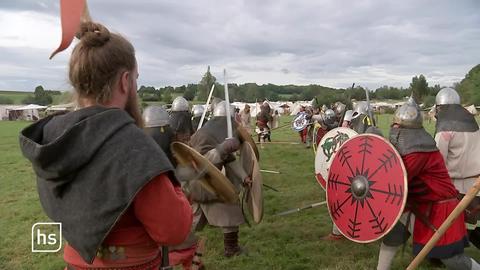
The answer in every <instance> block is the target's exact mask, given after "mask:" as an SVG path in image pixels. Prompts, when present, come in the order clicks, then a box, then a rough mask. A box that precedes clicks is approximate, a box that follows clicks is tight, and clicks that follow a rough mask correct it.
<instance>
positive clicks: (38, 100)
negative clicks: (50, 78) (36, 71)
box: [22, 85, 53, 105]
mask: <svg viewBox="0 0 480 270" xmlns="http://www.w3.org/2000/svg"><path fill="white" fill-rule="evenodd" d="M52 102H53V98H52V96H51V95H50V94H49V93H48V92H46V91H45V89H43V86H41V85H39V86H37V87H35V91H34V92H33V96H27V97H26V98H24V99H23V100H22V103H24V104H30V103H34V104H38V105H49V104H52Z"/></svg>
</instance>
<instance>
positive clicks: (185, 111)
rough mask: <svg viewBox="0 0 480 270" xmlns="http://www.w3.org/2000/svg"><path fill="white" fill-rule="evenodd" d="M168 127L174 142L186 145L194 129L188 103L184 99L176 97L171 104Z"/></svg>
mask: <svg viewBox="0 0 480 270" xmlns="http://www.w3.org/2000/svg"><path fill="white" fill-rule="evenodd" d="M170 127H171V128H172V131H173V134H174V141H179V142H183V143H188V141H189V140H190V136H192V134H193V132H194V129H193V126H192V115H191V114H190V109H189V105H188V101H187V100H186V99H185V98H184V97H176V98H175V99H174V100H173V102H172V110H171V112H170Z"/></svg>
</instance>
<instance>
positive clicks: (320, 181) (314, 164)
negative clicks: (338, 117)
mask: <svg viewBox="0 0 480 270" xmlns="http://www.w3.org/2000/svg"><path fill="white" fill-rule="evenodd" d="M337 129H348V130H351V131H353V132H355V135H353V136H352V137H350V138H348V140H350V139H351V138H353V137H355V136H358V135H359V134H358V132H356V131H355V130H353V129H351V128H347V127H336V128H334V129H332V130H329V131H328V132H327V133H325V135H323V138H322V139H321V140H320V142H319V143H318V145H321V144H322V142H324V141H325V140H326V138H327V135H328V133H330V132H331V131H334V130H337ZM348 140H347V141H348ZM347 141H345V142H344V144H345V143H346V142H347ZM338 150H340V148H339V149H338ZM338 150H337V152H338ZM318 152H319V151H317V152H316V153H315V160H314V161H313V162H314V163H313V168H314V175H315V179H316V180H317V183H318V184H319V185H320V186H321V187H322V188H323V190H325V191H327V183H328V175H327V179H325V178H324V177H323V175H322V174H321V172H320V173H318V174H320V176H318V174H317V168H316V165H317V156H318ZM333 158H335V156H333ZM332 162H333V159H332ZM330 164H332V163H330ZM319 177H321V179H319ZM322 181H323V182H324V183H325V186H324V185H322Z"/></svg>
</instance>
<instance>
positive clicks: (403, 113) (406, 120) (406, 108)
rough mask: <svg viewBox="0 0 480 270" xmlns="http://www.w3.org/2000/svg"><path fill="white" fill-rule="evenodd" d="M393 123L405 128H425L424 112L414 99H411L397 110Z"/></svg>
mask: <svg viewBox="0 0 480 270" xmlns="http://www.w3.org/2000/svg"><path fill="white" fill-rule="evenodd" d="M393 123H394V124H398V125H400V127H403V128H422V127H423V117H422V112H421V111H420V107H418V105H417V103H416V102H415V100H414V99H413V97H410V98H409V99H408V101H407V102H405V103H404V104H403V105H402V106H400V108H398V109H397V111H396V112H395V115H394V116H393Z"/></svg>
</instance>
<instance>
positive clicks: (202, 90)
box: [197, 66, 217, 101]
mask: <svg viewBox="0 0 480 270" xmlns="http://www.w3.org/2000/svg"><path fill="white" fill-rule="evenodd" d="M216 81H217V79H216V78H215V76H213V75H212V73H210V66H208V69H207V72H206V73H205V74H204V75H203V77H202V80H201V81H200V83H199V85H198V96H197V99H198V100H202V101H203V100H207V97H208V93H209V92H210V88H211V87H212V85H213V84H214V83H215V82H216ZM216 87H217V86H215V88H216Z"/></svg>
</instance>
